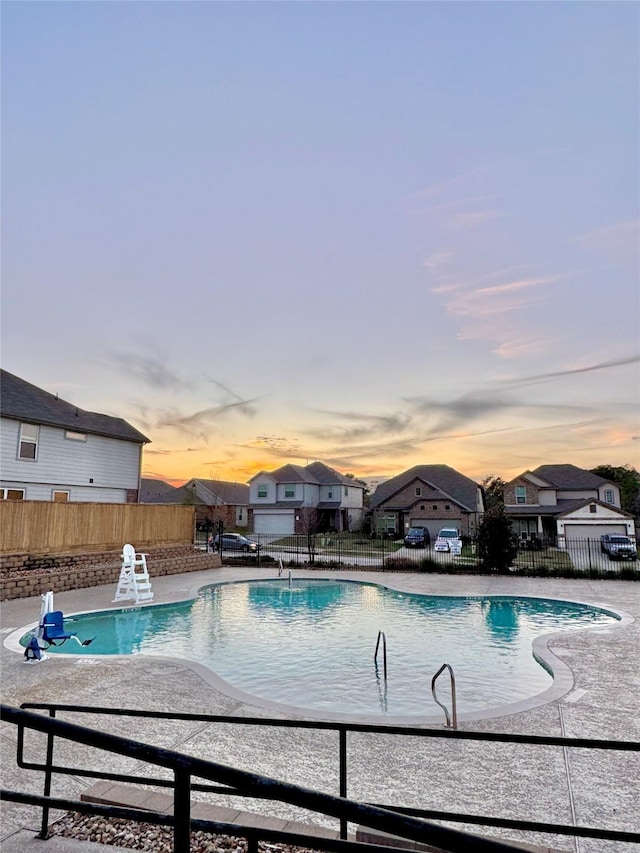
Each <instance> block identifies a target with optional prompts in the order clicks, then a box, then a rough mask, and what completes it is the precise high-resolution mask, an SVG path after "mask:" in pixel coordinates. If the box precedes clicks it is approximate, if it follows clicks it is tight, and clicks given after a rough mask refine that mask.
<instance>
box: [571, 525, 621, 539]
mask: <svg viewBox="0 0 640 853" xmlns="http://www.w3.org/2000/svg"><path fill="white" fill-rule="evenodd" d="M626 532H627V528H626V527H625V525H624V524H565V526H564V535H565V539H567V540H569V539H600V537H601V536H604V534H605V533H623V534H626Z"/></svg>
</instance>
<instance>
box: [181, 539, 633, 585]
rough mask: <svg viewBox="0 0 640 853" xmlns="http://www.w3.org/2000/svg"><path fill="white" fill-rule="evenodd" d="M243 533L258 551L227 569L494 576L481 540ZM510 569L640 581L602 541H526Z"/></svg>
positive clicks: (233, 558) (200, 542)
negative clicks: (455, 546)
mask: <svg viewBox="0 0 640 853" xmlns="http://www.w3.org/2000/svg"><path fill="white" fill-rule="evenodd" d="M241 535H242V536H243V537H244V538H246V539H247V540H249V542H251V543H255V544H257V546H258V549H257V551H255V552H253V551H246V550H243V545H242V543H239V544H238V548H237V549H235V548H234V549H231V548H225V549H223V552H222V559H223V562H224V564H225V565H234V564H235V565H237V564H243V563H244V564H249V565H255V564H258V565H263V566H268V565H275V566H278V567H280V566H281V567H282V568H283V569H288V568H294V567H300V566H305V567H307V568H310V567H316V568H322V569H333V568H349V569H371V570H376V571H395V572H416V571H418V572H436V573H437V572H443V573H447V574H452V573H472V574H491V573H492V572H493V570H492V568H491V567H487V566H482V565H481V564H480V561H479V559H478V553H477V551H478V549H477V542H476V541H475V540H473V539H469V538H465V539H463V542H462V548H461V550H460V552H459V553H458V552H454V551H437V550H436V549H435V546H434V543H433V542H432V543H431V544H430V545H428V546H426V547H420V548H416V547H407V546H405V544H404V541H403V539H389V538H386V537H378V536H377V537H370V536H366V535H364V534H358V533H332V534H317V535H316V536H314V537H309V536H306V535H304V534H290V535H282V536H278V535H275V534H264V533H262V534H261V533H247V534H241ZM196 545H197V546H198V547H200V548H202V549H203V550H205V549H206V548H207V547H208V546H207V536H206V534H204V533H198V534H197V538H196ZM209 547H210V546H209ZM244 547H247V546H244ZM636 553H637V545H636ZM509 571H510V572H511V573H513V574H523V575H534V576H539V577H554V576H556V577H590V578H604V579H623V580H640V570H639V568H638V561H637V558H636V559H615V558H613V557H612V556H610V555H609V554H608V553H605V552H604V551H603V550H602V548H601V544H600V541H599V540H596V539H570V540H568V542H567V543H566V545H564V546H563V547H560V546H559V544H558V543H557V541H556V540H543V539H535V540H523V541H522V542H521V543H520V547H519V550H518V553H517V554H516V556H515V558H514V560H513V562H512V565H511V567H510V569H509Z"/></svg>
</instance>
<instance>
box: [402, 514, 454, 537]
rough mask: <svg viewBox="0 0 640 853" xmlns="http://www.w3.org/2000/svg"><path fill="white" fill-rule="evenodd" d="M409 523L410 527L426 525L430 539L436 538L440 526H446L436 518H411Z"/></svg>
mask: <svg viewBox="0 0 640 853" xmlns="http://www.w3.org/2000/svg"><path fill="white" fill-rule="evenodd" d="M410 524H411V527H426V528H427V530H428V531H429V533H430V534H431V538H432V539H435V538H436V536H437V535H438V533H439V531H440V528H441V527H445V526H446V525H445V523H444V522H442V521H439V520H438V519H437V518H435V519H434V518H412V519H411V522H410ZM455 526H457V525H455Z"/></svg>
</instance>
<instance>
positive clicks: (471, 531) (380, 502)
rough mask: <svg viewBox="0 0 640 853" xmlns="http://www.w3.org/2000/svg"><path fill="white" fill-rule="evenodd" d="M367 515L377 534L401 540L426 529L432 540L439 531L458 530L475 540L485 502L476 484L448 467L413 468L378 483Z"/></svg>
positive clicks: (423, 466) (419, 466)
mask: <svg viewBox="0 0 640 853" xmlns="http://www.w3.org/2000/svg"><path fill="white" fill-rule="evenodd" d="M369 511H370V517H371V527H372V530H373V531H374V532H376V533H389V534H391V535H395V536H398V537H401V536H404V534H405V533H406V532H407V530H408V529H409V528H410V527H426V528H427V529H428V530H429V533H430V534H431V538H432V539H433V538H434V537H436V536H437V534H438V531H439V530H440V529H441V528H442V527H457V528H458V530H459V531H460V533H461V534H462V535H463V536H470V537H475V535H476V532H477V530H478V526H479V524H480V521H481V520H482V514H483V513H484V498H483V494H482V489H481V487H480V486H479V485H478V484H477V483H476V482H474V481H473V480H470V479H469V477H465V475H464V474H460V473H459V472H458V471H456V470H455V469H453V468H450V467H449V466H448V465H416V466H414V467H413V468H410V469H409V470H408V471H404V472H403V473H402V474H398V475H397V476H396V477H392V478H391V479H390V480H385V482H384V483H381V484H380V485H379V486H378V487H377V489H376V490H375V492H374V493H373V495H372V496H371V499H370V501H369Z"/></svg>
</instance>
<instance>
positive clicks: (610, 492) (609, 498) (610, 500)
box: [604, 489, 613, 504]
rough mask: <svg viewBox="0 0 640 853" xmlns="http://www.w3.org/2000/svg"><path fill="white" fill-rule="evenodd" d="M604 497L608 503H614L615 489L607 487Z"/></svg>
mask: <svg viewBox="0 0 640 853" xmlns="http://www.w3.org/2000/svg"><path fill="white" fill-rule="evenodd" d="M604 499H605V503H608V504H612V503H613V489H605V492H604Z"/></svg>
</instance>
